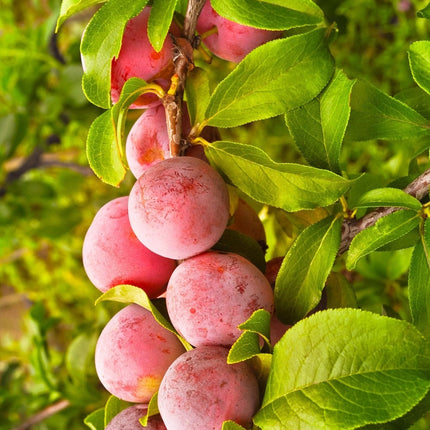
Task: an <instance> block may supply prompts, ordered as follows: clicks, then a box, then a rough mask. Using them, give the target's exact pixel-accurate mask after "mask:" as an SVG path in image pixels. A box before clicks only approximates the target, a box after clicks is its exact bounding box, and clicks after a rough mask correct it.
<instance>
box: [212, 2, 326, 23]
mask: <svg viewBox="0 0 430 430" xmlns="http://www.w3.org/2000/svg"><path fill="white" fill-rule="evenodd" d="M211 5H212V7H213V8H214V9H215V10H216V11H217V12H218V13H219V14H220V15H221V16H223V17H225V18H227V19H229V20H230V21H234V22H238V23H239V24H243V25H248V26H250V27H255V28H262V29H265V30H287V29H289V28H294V27H303V26H306V25H316V24H319V23H320V22H321V21H322V17H321V16H317V15H311V14H307V13H304V12H300V11H297V10H294V9H291V8H289V7H288V5H285V6H281V5H276V4H271V3H269V2H264V1H258V0H229V1H225V0H211Z"/></svg>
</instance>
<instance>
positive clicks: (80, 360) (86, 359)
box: [66, 333, 98, 384]
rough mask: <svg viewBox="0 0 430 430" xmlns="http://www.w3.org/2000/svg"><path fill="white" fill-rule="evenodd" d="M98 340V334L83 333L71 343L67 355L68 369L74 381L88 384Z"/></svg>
mask: <svg viewBox="0 0 430 430" xmlns="http://www.w3.org/2000/svg"><path fill="white" fill-rule="evenodd" d="M97 339H98V336H97V334H96V333H91V334H89V333H82V334H80V335H79V336H77V337H76V338H74V339H73V341H72V342H71V343H70V346H69V347H68V349H67V353H66V367H67V371H68V373H69V375H70V377H71V378H72V380H73V381H78V382H80V383H82V384H85V383H87V377H88V369H91V366H92V365H93V361H94V350H95V347H96V343H97Z"/></svg>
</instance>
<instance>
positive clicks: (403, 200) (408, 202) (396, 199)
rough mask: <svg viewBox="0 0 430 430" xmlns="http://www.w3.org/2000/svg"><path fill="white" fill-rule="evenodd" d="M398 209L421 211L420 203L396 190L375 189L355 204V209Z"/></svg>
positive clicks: (387, 188)
mask: <svg viewBox="0 0 430 430" xmlns="http://www.w3.org/2000/svg"><path fill="white" fill-rule="evenodd" d="M390 206H393V207H399V208H407V209H414V210H416V211H419V210H420V209H421V206H422V205H421V202H420V201H419V200H417V199H416V198H415V197H412V196H411V195H410V194H407V193H405V192H404V191H403V190H399V189H398V188H389V187H386V188H376V189H374V190H370V191H368V192H367V193H365V194H363V195H362V196H361V197H360V198H359V199H358V201H357V202H356V203H355V205H354V207H356V208H378V207H390Z"/></svg>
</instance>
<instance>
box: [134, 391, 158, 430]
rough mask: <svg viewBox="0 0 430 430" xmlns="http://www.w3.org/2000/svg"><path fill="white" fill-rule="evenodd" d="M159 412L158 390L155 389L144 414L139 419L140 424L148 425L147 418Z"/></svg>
mask: <svg viewBox="0 0 430 430" xmlns="http://www.w3.org/2000/svg"><path fill="white" fill-rule="evenodd" d="M159 413H160V411H159V410H158V391H157V392H156V393H155V394H154V395H153V396H152V397H151V400H150V401H149V403H148V409H147V411H146V415H145V416H144V417H142V418H140V419H139V422H140V424H142V426H143V427H146V426H147V425H148V419H149V418H150V417H152V416H153V415H157V414H159Z"/></svg>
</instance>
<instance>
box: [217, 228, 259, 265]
mask: <svg viewBox="0 0 430 430" xmlns="http://www.w3.org/2000/svg"><path fill="white" fill-rule="evenodd" d="M212 248H213V249H215V250H217V251H224V252H234V253H235V254H239V255H241V256H242V257H245V258H246V259H247V260H249V261H250V262H251V263H252V264H254V266H256V267H258V268H259V269H260V270H261V271H262V272H263V273H264V270H265V268H266V260H265V259H264V252H263V249H262V248H261V246H260V244H259V243H258V242H257V241H256V240H255V239H253V238H252V237H249V236H247V235H246V234H243V233H240V232H238V231H235V230H230V229H226V230H225V231H224V233H223V234H222V236H221V238H220V239H219V240H218V242H217V243H216V244H215V245H214V246H213V247H212Z"/></svg>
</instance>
